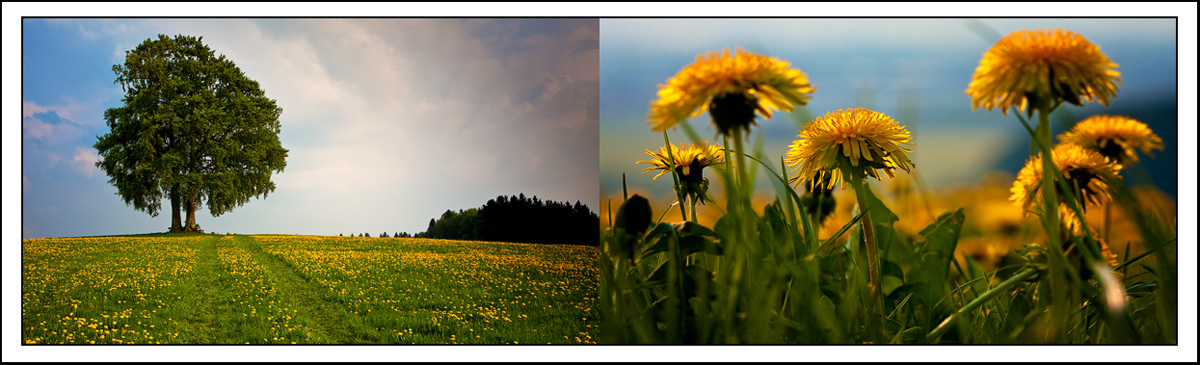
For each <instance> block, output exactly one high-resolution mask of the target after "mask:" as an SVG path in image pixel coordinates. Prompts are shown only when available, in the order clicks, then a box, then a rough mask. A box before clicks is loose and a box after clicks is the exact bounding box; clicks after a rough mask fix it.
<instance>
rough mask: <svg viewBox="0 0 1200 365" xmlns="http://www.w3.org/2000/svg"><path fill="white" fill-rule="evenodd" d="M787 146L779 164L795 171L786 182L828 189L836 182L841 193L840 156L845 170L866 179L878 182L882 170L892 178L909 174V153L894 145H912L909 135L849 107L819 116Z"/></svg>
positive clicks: (884, 119) (879, 115)
mask: <svg viewBox="0 0 1200 365" xmlns="http://www.w3.org/2000/svg"><path fill="white" fill-rule="evenodd" d="M797 137H798V138H799V139H797V140H796V141H794V142H792V144H791V146H790V147H789V149H788V152H787V157H786V158H785V159H784V161H785V162H787V165H788V166H789V167H794V168H795V172H794V173H792V174H790V175H791V176H790V179H791V182H792V183H793V184H794V185H795V186H797V187H799V186H800V183H801V182H814V181H819V182H821V183H823V184H828V185H827V186H826V188H832V187H833V186H834V185H836V184H837V183H838V182H839V181H840V182H842V187H843V188H845V184H846V182H845V177H843V176H842V171H841V168H842V167H845V166H839V164H840V161H841V159H839V158H838V156H839V155H841V156H845V158H846V159H847V160H848V161H849V163H850V167H852V168H861V169H863V172H864V173H866V174H867V175H868V176H872V177H875V178H877V179H878V178H880V176H879V173H878V172H877V171H878V170H880V169H882V170H883V171H884V172H885V173H887V174H888V176H892V172H891V170H892V169H896V168H899V169H902V170H904V171H909V169H910V167H911V166H912V165H913V163H912V160H909V159H908V156H907V155H906V153H912V151H911V150H909V149H907V148H904V147H901V146H899V144H907V145H912V143H911V141H912V135H911V134H910V133H909V131H908V130H907V129H906V128H905V127H904V126H902V125H900V124H898V123H896V121H895V120H893V119H892V118H891V117H888V116H886V115H884V114H883V113H879V112H876V111H873V110H869V109H863V108H854V109H844V110H838V111H834V112H829V113H825V115H824V116H822V117H819V118H817V119H814V120H813V121H812V122H809V123H808V124H807V125H805V126H804V129H802V130H801V131H800V134H799V135H797Z"/></svg>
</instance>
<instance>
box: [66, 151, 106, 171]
mask: <svg viewBox="0 0 1200 365" xmlns="http://www.w3.org/2000/svg"><path fill="white" fill-rule="evenodd" d="M99 159H100V156H99V155H97V154H96V150H94V149H92V148H84V147H75V157H74V158H72V160H71V165H72V166H74V168H75V170H76V171H77V172H79V173H80V174H81V175H83V176H86V177H89V178H90V177H92V175H94V174H95V173H96V171H98V170H99V168H98V167H96V161H98V160H99Z"/></svg>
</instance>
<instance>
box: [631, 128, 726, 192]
mask: <svg viewBox="0 0 1200 365" xmlns="http://www.w3.org/2000/svg"><path fill="white" fill-rule="evenodd" d="M668 148H670V154H669V155H668V153H667V152H668V151H667V149H668ZM646 153H647V154H649V155H650V156H651V157H653V159H651V160H644V161H638V162H635V163H634V164H641V163H644V164H650V167H647V168H646V169H645V170H642V174H645V173H647V172H650V171H653V170H661V171H659V172H658V175H654V177H653V178H651V179H650V182H654V181H655V180H658V177H659V176H662V175H663V174H665V173H667V171H668V170H669V169H670V168H671V167H670V166H671V162H672V159H671V158H672V157H674V161H673V162H674V165H675V172H676V173H678V174H679V176H680V177H681V178H682V179H681V181H680V182H679V183H680V186H681V187H683V188H684V189H685V190H684V191H685V194H684V195H686V196H689V197H691V198H692V199H695V200H694V201H696V202H700V203H701V204H703V203H704V201H705V200H706V199H705V193H706V192H707V191H708V179H706V178H704V168H705V167H709V166H716V165H721V164H724V163H725V155H724V151H723V149H722V148H721V147H719V146H715V145H709V144H708V141H700V143H699V144H697V145H695V146H692V145H691V144H688V143H682V144H680V145H679V147H676V146H675V145H667V146H663V147H662V148H660V149H659V151H658V152H654V151H650V150H649V149H647V150H646Z"/></svg>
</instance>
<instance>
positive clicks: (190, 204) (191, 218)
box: [183, 194, 200, 232]
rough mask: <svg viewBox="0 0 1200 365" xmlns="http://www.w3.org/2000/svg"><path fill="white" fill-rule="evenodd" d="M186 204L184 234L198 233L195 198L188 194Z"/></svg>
mask: <svg viewBox="0 0 1200 365" xmlns="http://www.w3.org/2000/svg"><path fill="white" fill-rule="evenodd" d="M188 195H189V196H188V198H187V204H185V205H184V207H185V208H187V225H186V226H184V227H183V229H184V231H185V232H199V231H200V226H198V225H196V196H195V195H192V194H188Z"/></svg>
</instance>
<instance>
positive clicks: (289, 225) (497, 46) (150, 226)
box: [6, 18, 599, 237]
mask: <svg viewBox="0 0 1200 365" xmlns="http://www.w3.org/2000/svg"><path fill="white" fill-rule="evenodd" d="M21 31H22V37H21V41H22V44H23V46H22V49H21V51H22V57H21V59H20V61H21V62H22V64H23V68H22V73H21V76H22V77H23V81H22V84H21V87H22V88H21V91H22V96H21V148H22V150H21V171H20V172H21V197H22V198H23V201H22V205H21V214H22V215H21V216H22V221H21V222H22V225H21V228H22V236H23V237H60V236H88V235H108V234H125V233H144V232H157V231H163V230H165V228H166V227H167V226H169V225H170V221H169V220H170V214H169V212H167V213H163V214H161V215H160V216H159V217H157V218H151V217H150V216H149V215H148V214H146V213H143V212H139V211H135V210H134V209H133V208H131V207H127V206H125V205H124V203H123V202H122V200H121V199H120V198H119V197H118V196H117V195H115V192H116V188H114V187H112V186H111V185H109V184H108V183H107V181H108V177H107V176H106V175H105V174H104V173H103V172H102V171H101V170H99V169H98V168H96V167H95V166H94V163H95V161H96V160H97V158H98V156H97V154H96V150H95V149H94V148H92V145H93V144H94V143H95V142H96V136H97V135H101V134H104V133H107V131H108V127H107V126H106V125H105V122H104V119H103V112H104V110H105V109H107V108H111V107H115V106H118V105H120V102H121V101H120V100H121V97H122V95H123V92H122V90H121V88H120V85H117V84H114V83H113V81H114V79H115V74H114V73H113V71H112V67H113V65H114V64H117V63H121V62H123V60H124V54H125V51H126V50H130V49H132V48H134V47H135V46H136V45H138V44H140V43H141V42H143V41H144V40H146V39H147V38H150V37H156V36H157V35H158V34H160V33H161V34H166V35H169V36H174V35H176V34H185V35H193V36H202V37H203V42H204V43H205V44H207V45H208V46H209V47H210V48H211V49H213V50H214V51H215V52H216V53H218V54H224V55H225V56H227V57H228V58H229V59H231V60H233V61H234V62H235V63H236V64H237V65H238V66H239V67H240V68H241V69H242V71H244V72H245V74H246V75H247V76H248V77H250V78H251V79H254V80H257V81H258V82H259V83H260V84H261V86H262V88H263V89H264V90H265V91H266V95H267V96H268V97H270V98H273V99H276V100H277V103H278V105H279V106H280V107H282V108H283V115H282V116H281V118H280V120H281V122H282V132H281V133H280V140H281V142H282V144H283V147H284V148H287V149H288V150H290V151H289V154H288V158H287V163H288V164H287V168H286V169H285V170H284V172H283V173H280V174H276V175H275V176H274V177H273V178H272V179H273V181H274V182H275V184H276V189H275V192H273V193H271V194H270V195H268V197H267V198H266V199H253V200H251V201H250V202H249V203H247V204H246V205H244V206H242V207H240V208H237V209H235V210H233V211H232V212H230V213H227V214H224V215H222V216H220V217H216V218H214V217H212V216H211V215H210V214H209V213H208V212H207V210H206V209H205V210H201V211H200V212H198V213H197V222H198V223H199V224H200V226H201V227H203V228H204V229H205V230H206V231H209V232H238V233H298V234H332V235H336V234H339V233H342V234H350V233H360V234H361V233H364V232H365V233H370V234H371V235H372V236H375V235H378V234H380V233H382V232H388V233H389V234H390V233H392V232H398V231H405V232H409V233H416V232H420V231H423V230H424V229H425V228H426V227H427V224H428V222H429V219H430V218H433V217H437V216H440V214H441V213H442V212H444V211H445V210H447V209H453V210H458V209H468V208H472V207H478V206H481V205H483V203H485V202H487V200H488V199H492V198H495V197H497V196H499V195H515V194H518V193H524V194H525V195H527V196H533V195H536V196H538V197H539V198H541V199H543V200H555V201H567V202H570V203H574V202H575V201H579V202H581V203H583V204H586V205H588V206H589V207H592V208H593V209H595V207H596V206H597V204H596V203H597V194H596V191H597V190H598V187H597V181H598V179H597V170H596V161H598V131H597V121H598V116H597V110H598V108H599V107H598V105H597V103H598V100H599V98H598V94H597V92H598V82H599V79H598V67H597V62H598V45H599V44H598V36H599V29H598V21H597V20H596V19H39V18H25V19H23V20H22V23H21ZM12 127H14V126H12V125H10V124H6V128H12ZM6 176H7V175H6ZM165 206H166V204H164V208H165Z"/></svg>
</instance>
